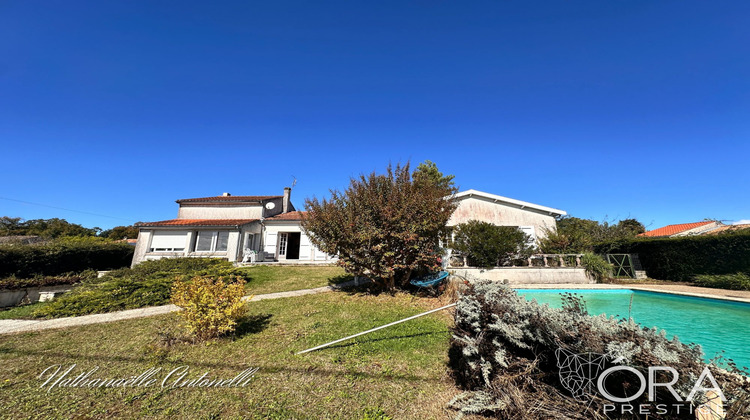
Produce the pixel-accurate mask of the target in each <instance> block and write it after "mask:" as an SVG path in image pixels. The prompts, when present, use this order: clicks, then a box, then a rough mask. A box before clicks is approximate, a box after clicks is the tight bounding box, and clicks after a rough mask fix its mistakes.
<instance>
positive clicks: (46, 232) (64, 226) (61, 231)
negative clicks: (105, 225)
mask: <svg viewBox="0 0 750 420" xmlns="http://www.w3.org/2000/svg"><path fill="white" fill-rule="evenodd" d="M0 236H40V237H42V238H45V239H56V238H63V237H69V236H79V237H80V236H98V237H102V238H109V239H124V238H128V239H135V238H137V237H138V228H136V227H135V226H116V227H113V228H112V229H107V230H102V229H100V228H98V227H93V228H87V227H84V226H81V225H79V224H75V223H70V222H68V221H67V220H65V219H58V218H54V219H31V220H24V219H22V218H20V217H8V216H2V217H0Z"/></svg>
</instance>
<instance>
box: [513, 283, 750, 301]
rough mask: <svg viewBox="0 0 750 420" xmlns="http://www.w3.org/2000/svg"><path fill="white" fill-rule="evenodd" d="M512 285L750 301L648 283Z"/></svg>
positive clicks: (520, 287)
mask: <svg viewBox="0 0 750 420" xmlns="http://www.w3.org/2000/svg"><path fill="white" fill-rule="evenodd" d="M510 287H511V288H512V289H589V290H596V289H601V290H613V289H627V290H641V291H644V292H654V293H667V294H671V295H681V296H691V297H699V298H706V299H718V300H726V301H731V302H740V303H750V299H747V298H740V297H732V296H722V295H718V294H711V293H699V292H685V291H679V290H668V289H661V288H658V287H649V286H648V285H644V286H639V285H632V284H601V283H593V284H591V283H589V284H585V283H571V284H535V283H527V284H513V285H511V286H510Z"/></svg>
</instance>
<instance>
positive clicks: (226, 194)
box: [221, 193, 232, 197]
mask: <svg viewBox="0 0 750 420" xmlns="http://www.w3.org/2000/svg"><path fill="white" fill-rule="evenodd" d="M231 195H232V194H229V193H222V194H221V196H222V197H229V196H231Z"/></svg>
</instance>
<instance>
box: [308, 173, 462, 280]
mask: <svg viewBox="0 0 750 420" xmlns="http://www.w3.org/2000/svg"><path fill="white" fill-rule="evenodd" d="M430 163H431V162H430ZM432 165H433V166H434V164H432ZM434 169H435V170H436V169H437V168H436V167H435V168H434ZM429 173H430V174H432V175H429V176H428V175H426V173H424V171H422V172H420V171H419V170H418V171H417V172H415V174H414V176H412V174H411V173H410V171H409V164H408V163H407V164H406V165H404V166H401V165H396V167H395V168H394V167H393V166H390V165H389V166H388V168H387V170H386V173H385V174H376V173H375V172H373V173H371V174H369V175H367V176H365V175H361V176H359V177H357V178H352V179H351V181H350V184H349V187H348V188H347V189H346V191H344V192H339V191H331V198H330V199H328V200H318V199H315V198H313V199H308V200H306V202H305V207H306V208H307V210H308V212H307V216H306V217H305V219H304V220H303V227H304V229H305V230H306V232H307V233H308V236H309V237H310V240H311V242H312V243H313V244H315V246H317V247H318V248H319V249H321V250H322V251H324V252H326V253H329V254H336V255H338V256H339V259H340V263H341V265H342V266H343V267H344V268H345V269H346V270H347V271H348V272H349V273H351V274H355V275H362V276H368V277H372V278H373V279H374V280H376V281H379V282H381V284H383V285H385V286H387V287H389V288H390V287H393V286H395V285H396V281H398V283H399V284H400V285H403V284H405V283H406V282H408V280H409V278H408V277H409V275H410V273H411V272H412V271H414V270H420V269H433V268H436V267H437V265H438V257H439V255H438V253H437V252H436V250H437V249H438V248H439V247H438V244H439V238H440V235H441V234H442V233H443V232H444V231H445V225H446V223H447V222H448V219H449V218H450V216H451V214H453V210H454V209H455V204H453V203H452V202H451V201H450V200H445V199H444V197H446V196H448V195H451V194H453V193H455V188H454V187H453V186H452V181H451V179H452V177H444V176H443V175H442V174H441V173H440V172H439V171H438V172H437V173H434V172H433V171H429ZM433 175H434V176H433ZM438 175H439V176H438ZM446 180H447V181H446ZM396 279H397V280H396Z"/></svg>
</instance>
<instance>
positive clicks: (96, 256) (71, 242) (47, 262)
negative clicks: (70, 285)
mask: <svg viewBox="0 0 750 420" xmlns="http://www.w3.org/2000/svg"><path fill="white" fill-rule="evenodd" d="M134 251H135V249H134V247H133V246H131V245H128V244H127V243H123V242H113V241H109V240H105V239H103V238H84V237H81V238H65V239H58V240H55V241H52V242H50V243H45V244H37V245H33V244H32V245H3V246H0V277H10V276H15V277H34V276H55V275H59V274H63V273H71V272H81V271H85V270H89V269H92V270H111V269H115V268H121V267H127V266H129V265H130V262H131V261H132V259H133V252H134Z"/></svg>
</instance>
